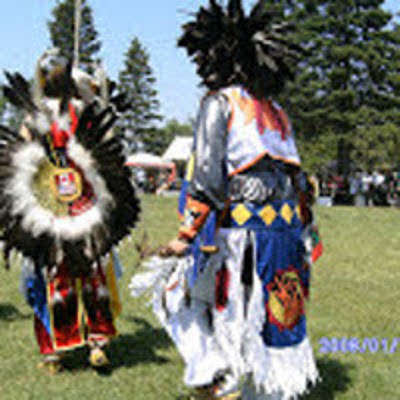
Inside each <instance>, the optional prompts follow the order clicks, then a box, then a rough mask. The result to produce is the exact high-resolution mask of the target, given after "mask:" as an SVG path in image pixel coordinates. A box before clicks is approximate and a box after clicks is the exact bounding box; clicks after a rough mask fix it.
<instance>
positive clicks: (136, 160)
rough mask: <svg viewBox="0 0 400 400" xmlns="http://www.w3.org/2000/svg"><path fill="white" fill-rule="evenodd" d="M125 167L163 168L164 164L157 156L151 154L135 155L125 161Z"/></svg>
mask: <svg viewBox="0 0 400 400" xmlns="http://www.w3.org/2000/svg"><path fill="white" fill-rule="evenodd" d="M125 165H127V166H135V167H163V166H166V165H167V164H166V162H165V161H164V160H163V159H162V158H161V157H159V156H156V155H155V154H151V153H135V154H132V155H130V156H129V157H128V158H127V159H126V163H125Z"/></svg>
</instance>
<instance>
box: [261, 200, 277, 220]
mask: <svg viewBox="0 0 400 400" xmlns="http://www.w3.org/2000/svg"><path fill="white" fill-rule="evenodd" d="M258 215H259V216H260V217H261V218H262V220H263V221H264V222H265V224H266V225H271V224H272V223H273V222H274V220H275V218H276V216H277V213H276V211H275V210H274V208H273V207H272V206H271V205H269V204H268V205H267V206H265V207H264V208H263V209H262V210H261V211H260V212H259V213H258Z"/></svg>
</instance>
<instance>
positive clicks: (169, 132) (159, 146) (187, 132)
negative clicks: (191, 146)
mask: <svg viewBox="0 0 400 400" xmlns="http://www.w3.org/2000/svg"><path fill="white" fill-rule="evenodd" d="M192 134H193V128H192V125H191V124H190V123H184V124H181V123H180V122H179V121H177V120H176V119H170V120H168V121H167V123H166V124H165V125H164V126H163V127H161V128H157V129H153V130H152V131H149V132H147V133H146V135H144V136H143V144H144V147H145V149H146V151H149V152H151V153H153V154H157V155H162V154H163V153H164V152H165V150H166V149H167V147H168V146H169V144H170V143H171V142H172V140H173V139H174V138H175V136H190V137H191V136H192Z"/></svg>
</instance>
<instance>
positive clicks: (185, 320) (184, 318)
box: [129, 257, 228, 387]
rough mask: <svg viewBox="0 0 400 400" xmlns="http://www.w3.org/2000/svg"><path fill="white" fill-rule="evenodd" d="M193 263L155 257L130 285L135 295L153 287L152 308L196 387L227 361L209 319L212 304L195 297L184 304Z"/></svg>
mask: <svg viewBox="0 0 400 400" xmlns="http://www.w3.org/2000/svg"><path fill="white" fill-rule="evenodd" d="M192 263H193V260H192V257H182V258H175V257H171V258H164V259H161V258H159V257H153V258H151V259H150V260H149V261H148V262H147V263H146V264H145V266H146V267H147V271H146V272H144V273H142V274H139V275H136V276H134V277H133V278H132V280H131V283H130V285H129V288H130V289H131V293H132V295H133V296H134V297H136V296H140V295H141V294H143V293H144V292H146V291H148V290H151V289H152V290H153V299H152V303H153V311H154V313H155V315H156V316H157V318H158V320H159V321H160V323H161V324H162V326H163V327H164V329H165V330H166V331H167V333H168V334H169V336H170V337H171V339H172V340H173V342H174V343H175V345H176V348H177V350H178V352H179V353H180V355H181V356H182V358H183V360H184V362H185V365H186V368H185V377H184V382H185V384H186V385H187V386H193V387H196V386H202V385H207V384H209V383H211V382H212V380H213V378H214V376H215V374H216V373H217V372H218V371H222V370H225V369H226V368H227V367H228V364H227V361H226V359H225V358H224V355H223V353H221V351H220V350H219V348H218V345H217V343H216V341H215V337H214V335H213V334H212V332H211V331H210V327H209V325H208V322H207V317H206V313H205V312H206V309H207V307H208V306H209V304H208V303H207V302H205V301H203V300H201V299H199V298H196V297H191V302H190V306H188V305H187V304H185V290H186V282H185V273H186V272H187V269H188V268H190V267H191V266H192ZM199 279H201V278H199Z"/></svg>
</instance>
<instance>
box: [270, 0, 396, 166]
mask: <svg viewBox="0 0 400 400" xmlns="http://www.w3.org/2000/svg"><path fill="white" fill-rule="evenodd" d="M383 3H384V0H346V1H344V0H312V1H310V0H294V1H283V2H280V4H279V3H278V2H277V4H272V5H268V6H267V7H274V8H275V9H277V10H278V12H277V15H278V16H279V17H280V18H283V16H284V18H287V19H288V20H291V21H293V22H294V23H295V25H296V27H297V28H298V31H297V32H296V34H295V37H294V40H295V41H297V42H298V43H301V44H302V45H303V47H304V48H306V49H307V51H308V54H306V55H305V56H304V58H303V60H302V61H301V63H300V64H299V66H298V68H297V77H296V80H295V81H294V82H293V83H290V84H288V85H287V88H286V90H285V92H284V93H283V94H282V96H281V98H280V99H279V100H280V102H281V103H282V104H283V105H284V106H285V107H286V109H287V110H288V113H289V115H290V116H291V118H292V120H293V125H294V127H295V130H296V132H297V133H298V140H299V142H300V148H301V149H303V150H307V151H311V153H312V154H314V153H315V154H317V153H318V151H320V150H321V149H322V148H323V147H324V143H326V144H328V143H329V146H330V147H331V146H332V148H333V149H335V150H336V149H337V147H338V143H339V141H340V140H342V143H343V146H344V147H345V148H346V149H347V150H346V151H345V153H346V154H348V155H349V156H350V158H352V159H353V161H354V163H355V164H360V165H361V166H364V167H365V166H367V165H368V166H369V167H371V168H374V167H378V166H379V165H380V164H381V163H389V164H396V163H398V162H399V153H398V152H397V153H396V151H395V150H394V147H396V143H395V142H396V141H397V139H396V138H397V136H398V135H399V133H398V132H399V128H400V124H399V120H398V111H397V110H398V107H399V105H400V96H399V85H400V80H399V72H400V29H399V27H398V26H396V25H394V24H393V15H392V14H391V13H390V12H388V11H385V10H383V9H382V5H383ZM386 117H388V118H390V119H389V120H387V119H386ZM328 136H330V138H329V139H328ZM320 142H322V143H320ZM331 150H332V149H329V151H328V153H329V156H330V157H333V158H336V157H338V155H337V153H336V154H335V151H331ZM328 153H327V152H324V153H323V154H321V164H322V163H323V162H325V157H326V155H327V154H328ZM339 156H340V155H339ZM305 157H309V156H308V154H307V153H304V154H303V158H305ZM312 157H313V156H312ZM315 161H316V160H315ZM342 161H343V160H342ZM344 161H346V162H347V163H348V162H349V161H350V160H344ZM312 164H313V168H316V169H317V168H318V163H317V162H312Z"/></svg>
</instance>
